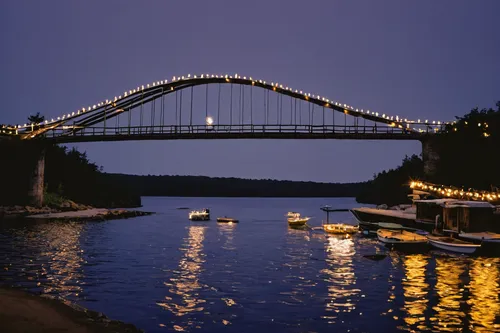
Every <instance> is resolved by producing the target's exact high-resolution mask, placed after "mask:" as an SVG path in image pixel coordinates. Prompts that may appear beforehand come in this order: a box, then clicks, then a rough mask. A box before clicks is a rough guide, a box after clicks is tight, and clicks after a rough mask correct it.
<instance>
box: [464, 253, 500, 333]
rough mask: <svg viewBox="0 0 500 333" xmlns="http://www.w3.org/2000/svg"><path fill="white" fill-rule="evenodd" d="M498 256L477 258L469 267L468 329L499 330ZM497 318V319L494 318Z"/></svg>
mask: <svg viewBox="0 0 500 333" xmlns="http://www.w3.org/2000/svg"><path fill="white" fill-rule="evenodd" d="M499 271H500V258H477V259H475V260H473V261H472V263H471V266H470V268H469V277H470V283H469V290H470V297H469V299H468V300H467V303H468V304H469V305H470V306H471V309H470V317H471V318H470V323H469V324H470V329H471V330H475V331H476V332H500V322H499V320H498V317H500V287H499V283H500V276H499ZM495 319H497V320H495Z"/></svg>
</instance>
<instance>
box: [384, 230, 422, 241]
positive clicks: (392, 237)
mask: <svg viewBox="0 0 500 333" xmlns="http://www.w3.org/2000/svg"><path fill="white" fill-rule="evenodd" d="M377 238H378V240H379V241H381V242H382V243H384V244H427V237H426V236H422V235H419V234H417V233H416V232H410V231H406V230H388V229H378V230H377Z"/></svg>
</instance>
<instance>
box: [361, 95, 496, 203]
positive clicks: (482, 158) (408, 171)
mask: <svg viewBox="0 0 500 333" xmlns="http://www.w3.org/2000/svg"><path fill="white" fill-rule="evenodd" d="M433 140H435V141H434V144H435V147H436V148H437V151H438V152H439V161H438V163H437V172H436V174H435V175H434V176H433V177H430V178H429V179H424V178H425V177H424V174H423V162H422V160H421V159H420V157H418V156H416V155H413V156H411V157H406V158H405V159H404V160H403V163H402V165H401V166H399V167H398V168H396V169H393V170H389V171H383V172H381V173H379V174H377V175H375V176H374V179H373V180H371V181H370V182H369V183H368V184H367V185H366V186H365V187H364V188H363V190H362V191H361V193H360V194H359V195H358V196H357V200H358V202H364V203H374V204H382V203H386V204H389V205H393V204H397V203H403V202H409V200H408V198H407V195H408V194H409V193H410V192H411V191H410V189H409V187H408V183H409V181H410V179H424V180H427V181H430V182H433V183H436V184H443V185H451V186H457V187H464V188H465V189H468V188H474V189H477V190H489V191H498V188H500V153H499V149H500V102H497V103H496V110H495V109H493V108H488V109H482V110H479V109H477V108H475V109H473V110H471V112H470V113H468V114H466V115H465V116H463V117H456V121H455V122H454V123H450V124H448V125H447V126H446V130H445V132H444V133H442V134H439V135H436V136H434V137H433Z"/></svg>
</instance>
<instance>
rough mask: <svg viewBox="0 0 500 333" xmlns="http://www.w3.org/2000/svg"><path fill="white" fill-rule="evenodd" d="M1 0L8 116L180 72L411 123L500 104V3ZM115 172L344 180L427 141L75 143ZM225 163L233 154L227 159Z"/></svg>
mask: <svg viewBox="0 0 500 333" xmlns="http://www.w3.org/2000/svg"><path fill="white" fill-rule="evenodd" d="M286 3H287V5H286V6H285V5H284V2H281V1H274V2H272V1H264V0H262V1H261V0H259V1H256V0H253V1H229V0H228V1H214V0H212V1H148V2H146V1H118V0H116V1H85V2H77V1H63V0H59V1H55V0H53V1H34V0H33V1H18V0H4V1H1V2H0V27H1V29H0V42H1V50H2V51H1V53H0V72H1V75H2V79H1V80H0V97H1V99H2V101H3V105H2V109H1V111H0V123H24V122H26V117H27V116H28V115H29V114H30V113H35V112H37V111H39V112H41V113H42V114H44V115H45V116H46V117H48V118H51V117H56V116H59V115H61V114H63V113H68V112H72V111H75V110H77V109H79V108H81V107H84V106H87V105H89V104H94V103H95V102H97V101H101V100H103V99H106V98H110V97H113V96H115V95H119V94H121V93H122V92H123V91H124V90H128V89H132V88H134V87H137V86H138V85H142V84H146V83H150V82H152V81H156V80H162V79H164V78H171V77H172V76H173V75H184V74H188V73H192V74H194V73H238V74H241V75H247V76H253V77H257V78H261V79H263V80H267V81H275V82H276V81H278V82H280V83H281V82H283V84H287V85H289V86H291V87H294V88H297V89H302V90H305V91H309V92H311V93H317V94H320V95H323V96H326V97H328V98H330V99H335V100H338V101H342V102H344V103H348V104H351V105H354V106H355V107H359V108H364V109H370V110H373V111H379V112H381V113H383V112H385V113H388V114H393V115H396V114H397V115H400V116H403V117H405V118H406V117H407V118H412V119H417V118H421V119H427V118H428V119H436V120H453V119H454V116H455V115H463V114H465V113H467V112H468V111H469V110H470V109H471V108H473V107H475V106H479V107H489V106H493V105H494V104H495V102H496V101H497V100H500V61H499V59H500V28H499V27H498V14H499V13H500V1H496V0H481V1H461V0H451V1H433V0H428V1H418V2H417V1H414V2H407V1H400V0H394V1H376V2H375V1H331V0H325V1H297V0H288V1H287V2H286ZM77 147H78V148H79V149H81V150H86V151H87V153H88V156H89V157H90V158H91V160H93V161H95V162H97V163H98V164H100V165H102V166H104V170H105V171H108V172H122V173H134V174H180V175H207V176H222V177H244V178H275V179H290V180H312V181H326V182H347V181H361V180H367V179H370V178H371V177H372V176H373V174H374V173H376V172H379V171H382V170H384V169H388V168H393V167H396V166H397V165H398V164H399V163H400V162H401V159H402V158H403V157H404V156H405V155H406V154H408V155H411V154H413V153H417V154H419V153H420V151H421V146H420V143H419V142H413V141H405V142H395V141H342V140H311V141H299V140H283V141H282V140H274V141H267V140H245V141H237V140H228V141H224V140H217V141H144V142H109V143H88V144H78V145H77ZM228 159H230V160H231V161H232V162H231V163H227V160H228Z"/></svg>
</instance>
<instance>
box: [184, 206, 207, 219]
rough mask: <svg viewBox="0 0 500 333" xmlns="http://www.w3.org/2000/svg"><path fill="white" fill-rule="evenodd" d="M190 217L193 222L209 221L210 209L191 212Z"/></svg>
mask: <svg viewBox="0 0 500 333" xmlns="http://www.w3.org/2000/svg"><path fill="white" fill-rule="evenodd" d="M188 216H189V219H190V220H191V221H209V220H210V209H208V208H203V209H201V210H193V211H190V212H189V215H188Z"/></svg>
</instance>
